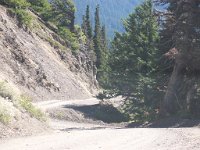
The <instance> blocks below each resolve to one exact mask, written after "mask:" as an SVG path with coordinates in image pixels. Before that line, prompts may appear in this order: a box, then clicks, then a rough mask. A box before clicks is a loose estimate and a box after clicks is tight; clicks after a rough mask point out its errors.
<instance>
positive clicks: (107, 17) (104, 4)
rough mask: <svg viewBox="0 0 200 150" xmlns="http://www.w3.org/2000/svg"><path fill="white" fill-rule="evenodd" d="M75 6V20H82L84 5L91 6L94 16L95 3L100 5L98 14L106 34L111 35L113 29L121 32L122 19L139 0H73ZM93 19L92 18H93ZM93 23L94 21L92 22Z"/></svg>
mask: <svg viewBox="0 0 200 150" xmlns="http://www.w3.org/2000/svg"><path fill="white" fill-rule="evenodd" d="M74 2H75V5H76V7H77V11H76V21H77V23H78V24H81V22H82V16H83V15H84V14H85V9H86V6H87V5H89V6H90V8H91V15H92V18H94V12H95V8H96V5H97V4H99V5H100V15H101V19H102V22H103V24H105V25H106V28H107V31H108V36H109V37H112V36H113V34H114V32H115V31H118V32H122V31H123V30H124V29H123V26H122V19H124V18H126V17H127V16H128V15H129V14H130V13H131V12H132V11H133V8H134V7H135V6H136V5H138V4H139V3H141V1H139V0H84V1H83V0H74ZM93 20H94V19H93ZM92 24H93V25H94V22H93V23H92Z"/></svg>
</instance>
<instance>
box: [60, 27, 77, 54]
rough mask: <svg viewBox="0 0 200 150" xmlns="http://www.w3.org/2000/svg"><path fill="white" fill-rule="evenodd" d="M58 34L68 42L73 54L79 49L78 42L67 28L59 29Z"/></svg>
mask: <svg viewBox="0 0 200 150" xmlns="http://www.w3.org/2000/svg"><path fill="white" fill-rule="evenodd" d="M58 34H59V35H60V36H61V37H62V38H63V39H64V40H65V41H67V42H68V44H69V46H71V48H72V50H73V51H74V52H75V51H77V50H78V49H79V41H78V38H77V37H76V35H75V34H74V33H73V32H71V31H70V30H69V29H68V28H65V27H59V28H58Z"/></svg>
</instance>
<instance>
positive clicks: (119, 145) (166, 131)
mask: <svg viewBox="0 0 200 150" xmlns="http://www.w3.org/2000/svg"><path fill="white" fill-rule="evenodd" d="M97 102H98V100H95V99H90V100H82V101H76V102H75V101H70V102H69V101H68V102H63V101H49V102H42V103H38V104H37V105H39V106H40V108H43V109H47V108H52V107H59V106H62V105H66V104H68V105H92V104H96V103H97ZM50 124H51V126H52V127H53V128H54V131H53V132H51V133H45V134H41V135H37V136H31V137H24V138H17V139H9V140H4V141H1V142H0V150H199V149H200V129H199V128H173V129H170V128H163V129H160V128H132V129H126V128H116V127H113V128H112V127H105V126H102V125H92V124H84V123H72V122H66V121H55V120H53V121H51V122H50Z"/></svg>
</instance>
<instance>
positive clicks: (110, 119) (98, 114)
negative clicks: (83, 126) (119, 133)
mask: <svg viewBox="0 0 200 150" xmlns="http://www.w3.org/2000/svg"><path fill="white" fill-rule="evenodd" d="M63 108H71V109H74V110H76V111H79V112H81V113H83V114H84V116H85V117H86V118H90V119H93V120H98V121H103V122H105V123H120V122H126V121H128V118H127V117H126V116H125V115H124V114H122V113H121V112H120V111H119V110H118V109H117V108H115V107H114V106H112V105H104V104H96V105H90V106H69V105H66V106H63Z"/></svg>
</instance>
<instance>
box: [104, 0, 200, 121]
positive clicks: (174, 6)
mask: <svg viewBox="0 0 200 150" xmlns="http://www.w3.org/2000/svg"><path fill="white" fill-rule="evenodd" d="M154 2H155V3H153V2H152V1H151V0H146V1H144V2H143V3H142V4H141V5H140V6H138V7H137V8H136V9H135V10H134V12H133V13H132V14H130V15H129V17H128V18H127V19H126V20H125V22H124V28H125V32H124V33H116V34H115V37H114V40H113V41H112V48H111V54H110V56H111V57H109V65H110V68H111V70H110V72H109V85H108V87H109V88H108V89H107V91H109V93H110V95H114V96H116V95H122V96H123V97H124V98H125V99H126V102H125V107H124V110H125V112H126V113H127V114H129V115H130V117H132V118H133V119H135V120H143V121H144V120H150V119H155V117H156V116H157V117H159V116H168V115H175V114H181V115H185V116H187V117H188V116H190V117H193V116H197V115H198V114H199V112H200V111H199V110H200V100H199V99H200V97H199V96H200V93H199V67H198V63H199V54H200V52H199V48H200V39H199V38H200V35H199V34H200V32H199V30H200V20H199V18H200V17H199V15H200V1H199V0H189V1H185V0H156V1H154ZM155 5H157V6H161V7H162V8H166V10H165V9H164V10H163V11H162V10H161V11H158V10H156V9H154V8H155V7H154V6H155Z"/></svg>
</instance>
